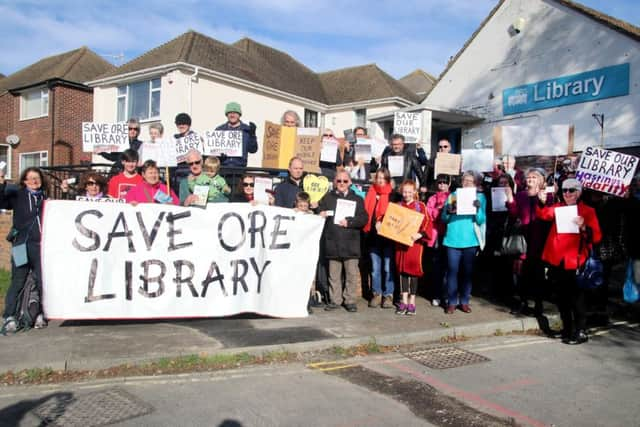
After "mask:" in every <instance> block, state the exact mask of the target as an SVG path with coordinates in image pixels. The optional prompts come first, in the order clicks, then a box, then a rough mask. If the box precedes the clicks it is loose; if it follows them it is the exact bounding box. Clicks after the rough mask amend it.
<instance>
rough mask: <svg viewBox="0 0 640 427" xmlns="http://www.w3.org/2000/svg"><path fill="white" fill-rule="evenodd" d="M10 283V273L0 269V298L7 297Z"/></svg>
mask: <svg viewBox="0 0 640 427" xmlns="http://www.w3.org/2000/svg"><path fill="white" fill-rule="evenodd" d="M10 283H11V273H10V272H9V271H6V270H1V269H0V297H3V298H4V296H5V295H7V291H8V290H9V284H10Z"/></svg>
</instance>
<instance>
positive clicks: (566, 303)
mask: <svg viewBox="0 0 640 427" xmlns="http://www.w3.org/2000/svg"><path fill="white" fill-rule="evenodd" d="M553 282H554V287H555V289H556V290H557V292H558V310H559V311H560V318H561V319H562V332H563V334H564V335H566V336H570V335H572V334H575V333H576V331H579V330H582V329H585V328H586V326H587V305H586V299H585V292H584V290H583V289H581V288H580V287H578V284H577V282H576V271H575V270H565V269H564V268H562V265H561V266H560V267H553Z"/></svg>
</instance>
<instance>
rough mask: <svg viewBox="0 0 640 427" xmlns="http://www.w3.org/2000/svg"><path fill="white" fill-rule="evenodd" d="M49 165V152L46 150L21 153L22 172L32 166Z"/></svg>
mask: <svg viewBox="0 0 640 427" xmlns="http://www.w3.org/2000/svg"><path fill="white" fill-rule="evenodd" d="M42 166H49V153H48V152H46V151H36V152H33V153H21V154H20V173H22V171H23V170H25V169H26V168H30V167H37V168H39V167H42Z"/></svg>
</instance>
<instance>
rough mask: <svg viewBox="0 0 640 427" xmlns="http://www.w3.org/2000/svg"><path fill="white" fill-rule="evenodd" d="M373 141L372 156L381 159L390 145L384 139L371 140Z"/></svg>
mask: <svg viewBox="0 0 640 427" xmlns="http://www.w3.org/2000/svg"><path fill="white" fill-rule="evenodd" d="M370 141H371V155H372V156H373V157H381V156H382V152H383V151H384V149H385V148H387V146H388V145H389V144H388V143H387V141H385V140H384V139H375V138H374V139H370Z"/></svg>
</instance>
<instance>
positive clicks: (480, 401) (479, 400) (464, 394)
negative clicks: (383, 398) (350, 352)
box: [389, 362, 547, 427]
mask: <svg viewBox="0 0 640 427" xmlns="http://www.w3.org/2000/svg"><path fill="white" fill-rule="evenodd" d="M389 365H392V366H393V367H394V368H396V369H398V370H399V371H403V372H406V373H407V374H409V375H411V376H413V377H414V378H416V379H419V380H421V381H424V382H426V383H427V384H429V385H431V386H433V387H435V388H437V389H440V390H444V391H446V392H448V393H450V394H452V395H456V396H458V397H461V398H463V399H465V400H467V401H469V402H473V403H475V404H476V405H480V406H484V407H485V408H489V409H491V410H493V411H495V412H497V413H500V414H503V415H505V416H507V417H511V418H513V419H515V420H516V421H519V422H521V423H526V424H528V425H531V426H534V427H547V424H546V423H543V422H542V421H538V420H534V419H533V418H530V417H528V416H526V415H524V414H521V413H519V412H516V411H513V410H511V409H509V408H505V407H504V406H502V405H499V404H497V403H494V402H491V401H489V400H487V399H485V398H483V397H480V396H478V395H477V394H475V393H471V392H468V391H464V390H460V389H459V388H456V387H454V386H452V385H449V384H447V383H444V382H442V381H440V380H438V379H436V378H434V377H431V376H429V375H424V374H423V373H421V372H418V371H415V370H413V369H411V368H409V367H406V366H403V365H401V364H399V363H397V362H396V363H389Z"/></svg>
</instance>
